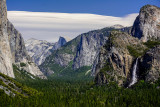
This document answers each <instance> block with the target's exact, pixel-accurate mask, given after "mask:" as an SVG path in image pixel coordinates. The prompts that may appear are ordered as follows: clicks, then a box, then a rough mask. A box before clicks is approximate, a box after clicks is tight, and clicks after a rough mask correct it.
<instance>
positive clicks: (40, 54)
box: [25, 37, 67, 65]
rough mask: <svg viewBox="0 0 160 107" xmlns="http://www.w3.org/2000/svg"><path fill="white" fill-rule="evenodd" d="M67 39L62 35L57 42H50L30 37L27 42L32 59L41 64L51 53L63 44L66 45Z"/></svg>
mask: <svg viewBox="0 0 160 107" xmlns="http://www.w3.org/2000/svg"><path fill="white" fill-rule="evenodd" d="M66 42H67V41H66V40H65V38H63V37H60V38H59V41H58V42H57V43H50V42H47V41H44V40H36V39H29V40H27V41H26V42H25V45H26V49H27V51H28V54H29V55H30V56H31V58H32V60H33V61H34V62H35V63H36V64H37V65H41V64H42V63H43V62H44V61H45V59H46V57H48V56H49V55H51V53H52V52H53V51H54V50H57V49H58V48H60V47H61V46H63V45H65V43H66Z"/></svg>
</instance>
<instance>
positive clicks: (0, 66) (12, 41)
mask: <svg viewBox="0 0 160 107" xmlns="http://www.w3.org/2000/svg"><path fill="white" fill-rule="evenodd" d="M0 9H1V13H0V15H1V17H0V44H1V47H0V72H1V73H3V74H6V75H8V76H10V77H13V78H14V77H15V76H14V72H13V66H12V65H13V64H15V65H18V64H22V63H24V64H25V65H26V66H23V68H24V69H25V71H27V72H29V73H31V74H33V75H35V76H38V77H39V78H43V79H44V78H46V77H45V76H44V75H43V73H42V72H41V71H40V70H39V68H38V67H37V66H35V64H34V63H32V60H31V58H30V57H29V55H28V53H27V51H26V47H25V44H24V40H23V37H22V36H21V34H20V33H19V32H18V31H17V30H16V29H15V27H14V26H13V25H12V24H11V23H10V22H9V21H8V19H7V7H6V0H0ZM27 65H28V66H27Z"/></svg>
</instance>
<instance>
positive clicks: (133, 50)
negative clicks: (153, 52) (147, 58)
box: [127, 46, 146, 58]
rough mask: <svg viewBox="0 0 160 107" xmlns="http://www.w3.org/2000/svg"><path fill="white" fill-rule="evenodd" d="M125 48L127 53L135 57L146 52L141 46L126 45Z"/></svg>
mask: <svg viewBox="0 0 160 107" xmlns="http://www.w3.org/2000/svg"><path fill="white" fill-rule="evenodd" d="M127 49H128V51H129V53H130V54H131V55H132V56H133V57H135V58H138V57H140V56H142V55H144V53H145V52H146V51H145V50H144V49H143V48H141V47H133V46H127Z"/></svg>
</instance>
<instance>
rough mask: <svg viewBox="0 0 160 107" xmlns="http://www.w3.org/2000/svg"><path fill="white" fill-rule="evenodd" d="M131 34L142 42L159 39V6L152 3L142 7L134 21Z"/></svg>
mask: <svg viewBox="0 0 160 107" xmlns="http://www.w3.org/2000/svg"><path fill="white" fill-rule="evenodd" d="M132 35H133V36H134V37H137V38H139V39H141V40H142V41H143V42H146V41H148V40H151V39H159V40H160V8H158V7H156V6H152V5H146V6H144V7H142V8H141V10H140V13H139V16H138V17H137V18H136V20H135V22H134V25H133V28H132Z"/></svg>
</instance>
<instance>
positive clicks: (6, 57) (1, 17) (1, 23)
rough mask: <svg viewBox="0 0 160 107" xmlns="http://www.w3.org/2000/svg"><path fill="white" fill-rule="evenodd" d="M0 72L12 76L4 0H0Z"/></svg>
mask: <svg viewBox="0 0 160 107" xmlns="http://www.w3.org/2000/svg"><path fill="white" fill-rule="evenodd" d="M0 72H1V73H3V74H6V75H8V76H10V77H13V78H14V73H13V68H12V55H11V49H10V45H9V40H8V33H7V8H6V0H0Z"/></svg>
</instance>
